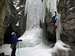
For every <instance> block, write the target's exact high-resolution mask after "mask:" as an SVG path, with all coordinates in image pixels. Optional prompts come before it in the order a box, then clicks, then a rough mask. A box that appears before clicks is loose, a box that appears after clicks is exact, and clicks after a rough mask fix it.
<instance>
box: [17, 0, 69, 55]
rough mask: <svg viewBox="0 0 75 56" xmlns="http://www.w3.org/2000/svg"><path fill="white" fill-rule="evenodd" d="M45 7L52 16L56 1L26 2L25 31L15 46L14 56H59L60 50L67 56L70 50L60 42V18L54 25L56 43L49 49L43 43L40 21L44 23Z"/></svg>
mask: <svg viewBox="0 0 75 56" xmlns="http://www.w3.org/2000/svg"><path fill="white" fill-rule="evenodd" d="M45 3H46V4H45ZM47 3H48V4H47ZM45 5H47V8H48V9H49V10H50V11H51V13H52V15H54V14H53V13H54V12H55V11H57V0H47V1H46V0H43V2H42V1H41V0H26V5H25V15H26V14H27V21H26V31H25V32H24V34H23V35H22V36H21V37H20V38H19V40H22V41H21V42H18V44H17V49H16V56H60V55H59V54H60V51H61V53H63V52H62V50H63V51H64V54H65V55H64V56H68V51H69V50H70V48H69V46H68V45H67V44H64V43H63V42H62V41H61V40H60V28H59V26H60V25H61V24H60V18H59V20H57V24H56V25H58V26H57V29H56V33H57V34H56V38H57V42H56V44H55V45H54V47H53V48H50V47H49V46H47V45H45V44H44V42H43V41H44V40H43V37H44V36H43V30H42V28H40V21H41V22H42V23H43V22H44V18H45ZM65 46H66V47H65Z"/></svg>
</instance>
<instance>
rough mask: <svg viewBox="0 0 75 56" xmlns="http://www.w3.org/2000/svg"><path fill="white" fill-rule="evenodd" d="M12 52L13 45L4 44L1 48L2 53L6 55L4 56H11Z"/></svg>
mask: <svg viewBox="0 0 75 56" xmlns="http://www.w3.org/2000/svg"><path fill="white" fill-rule="evenodd" d="M11 52H12V49H11V44H3V45H2V46H0V53H4V55H9V56H11Z"/></svg>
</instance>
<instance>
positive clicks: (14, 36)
mask: <svg viewBox="0 0 75 56" xmlns="http://www.w3.org/2000/svg"><path fill="white" fill-rule="evenodd" d="M17 42H18V36H17V34H16V33H15V32H12V33H11V37H10V43H11V48H12V53H11V56H15V51H16V44H17Z"/></svg>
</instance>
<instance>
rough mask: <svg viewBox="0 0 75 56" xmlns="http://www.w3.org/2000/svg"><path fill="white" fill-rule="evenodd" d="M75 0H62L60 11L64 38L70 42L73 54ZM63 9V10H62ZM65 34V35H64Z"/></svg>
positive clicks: (72, 55) (74, 50)
mask: <svg viewBox="0 0 75 56" xmlns="http://www.w3.org/2000/svg"><path fill="white" fill-rule="evenodd" d="M74 2H75V0H63V1H62V0H60V3H59V4H60V5H59V7H58V8H59V9H58V10H59V12H60V13H61V15H62V16H61V22H62V27H63V32H62V40H63V41H65V42H66V43H68V44H70V45H71V47H72V49H73V50H72V54H71V55H70V56H75V55H74V53H75V48H74V46H75V34H74V33H75V11H74V10H75V3H74ZM60 9H61V10H60ZM63 36H64V37H63Z"/></svg>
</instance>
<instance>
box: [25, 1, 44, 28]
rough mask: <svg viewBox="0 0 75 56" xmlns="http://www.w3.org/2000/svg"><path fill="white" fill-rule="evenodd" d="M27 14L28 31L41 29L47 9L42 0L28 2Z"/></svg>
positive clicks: (26, 6)
mask: <svg viewBox="0 0 75 56" xmlns="http://www.w3.org/2000/svg"><path fill="white" fill-rule="evenodd" d="M26 14H27V22H26V29H30V28H33V27H39V25H40V20H41V21H42V22H44V17H45V8H44V5H43V3H42V1H41V0H26V5H25V15H26Z"/></svg>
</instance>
